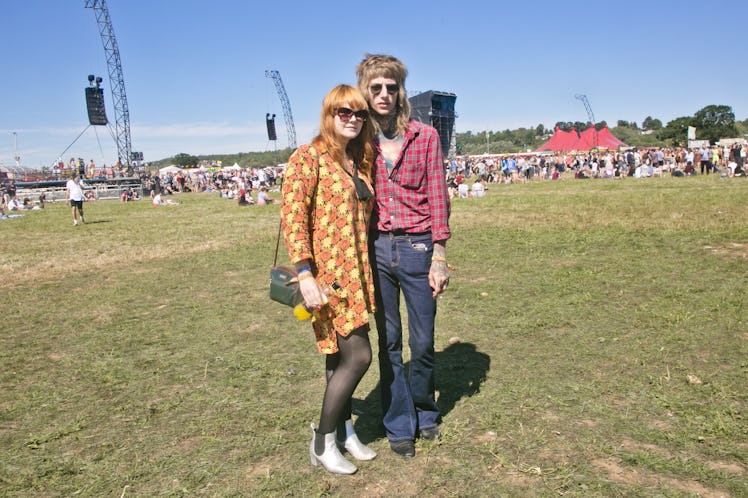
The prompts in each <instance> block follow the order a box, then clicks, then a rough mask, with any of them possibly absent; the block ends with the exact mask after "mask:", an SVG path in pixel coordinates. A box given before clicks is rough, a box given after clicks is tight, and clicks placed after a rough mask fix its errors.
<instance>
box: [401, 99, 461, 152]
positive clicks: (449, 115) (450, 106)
mask: <svg viewBox="0 0 748 498" xmlns="http://www.w3.org/2000/svg"><path fill="white" fill-rule="evenodd" d="M408 100H409V101H410V108H411V117H412V118H413V119H415V120H417V121H420V122H422V123H425V124H428V125H431V126H433V127H434V128H436V131H437V132H438V133H439V140H440V142H441V146H442V153H443V154H444V157H447V155H448V154H449V147H450V144H451V143H452V134H453V133H454V126H455V118H456V117H457V114H455V101H456V100H457V95H455V94H454V93H448V92H437V91H434V90H429V91H428V92H423V93H420V94H418V95H414V96H413V97H410V98H409V99H408Z"/></svg>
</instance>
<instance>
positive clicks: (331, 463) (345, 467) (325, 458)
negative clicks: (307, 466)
mask: <svg viewBox="0 0 748 498" xmlns="http://www.w3.org/2000/svg"><path fill="white" fill-rule="evenodd" d="M311 427H312V443H311V444H310V445H309V460H310V461H311V463H312V465H313V466H315V467H316V466H317V465H319V464H322V466H323V467H324V468H325V469H327V471H328V472H332V473H333V474H353V473H354V472H356V471H357V470H358V469H357V468H356V466H355V465H353V464H352V463H351V462H349V461H348V460H346V459H345V458H343V455H341V454H340V450H338V445H337V444H336V443H335V432H334V431H333V432H330V433H329V434H325V451H324V452H323V453H322V454H321V455H318V454H317V453H315V451H314V437H315V435H316V434H317V428H316V427H314V424H312V425H311Z"/></svg>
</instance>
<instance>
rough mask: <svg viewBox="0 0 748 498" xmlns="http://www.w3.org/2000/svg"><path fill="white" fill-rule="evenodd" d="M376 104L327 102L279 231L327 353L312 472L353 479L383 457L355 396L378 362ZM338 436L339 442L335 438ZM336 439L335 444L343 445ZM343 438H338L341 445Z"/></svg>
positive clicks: (295, 159) (298, 158) (353, 96)
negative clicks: (359, 427) (365, 432)
mask: <svg viewBox="0 0 748 498" xmlns="http://www.w3.org/2000/svg"><path fill="white" fill-rule="evenodd" d="M367 109H368V104H367V102H366V99H365V98H364V97H363V96H362V95H361V93H360V92H359V91H358V89H356V88H354V87H352V86H348V85H338V86H336V87H335V88H333V89H332V90H330V92H329V93H328V94H327V96H325V98H324V100H323V102H322V111H321V117H320V132H319V135H318V136H317V137H316V138H315V139H314V140H312V142H311V143H310V144H308V145H302V146H301V147H299V148H298V149H297V150H296V151H295V152H294V153H293V155H292V156H291V158H290V159H289V160H288V164H287V167H286V173H285V176H284V180H283V187H282V200H281V203H282V206H281V223H282V226H283V234H284V239H285V242H286V247H287V249H288V254H289V257H290V259H291V262H292V263H294V265H295V266H296V270H297V271H298V274H299V286H300V288H301V293H302V295H303V297H304V303H305V306H306V307H307V309H309V310H313V314H312V327H313V329H314V334H315V336H316V339H317V348H318V350H319V352H320V353H324V354H325V355H326V365H325V366H326V370H327V388H326V389H325V395H324V398H323V400H322V410H321V415H320V419H319V426H318V428H315V427H314V424H312V431H313V438H312V442H311V444H310V448H309V456H310V460H311V463H312V465H315V466H316V465H318V464H320V463H321V464H322V465H323V466H324V467H325V468H326V469H327V470H328V471H330V472H333V473H336V474H352V473H354V472H356V470H357V469H356V466H355V465H353V464H352V463H351V462H349V461H348V460H346V459H345V458H344V457H343V456H342V454H341V453H340V450H339V447H341V448H344V449H345V450H347V451H348V452H349V453H350V454H351V455H352V456H353V457H354V458H355V459H357V460H371V459H373V458H374V457H375V456H376V453H375V452H374V451H373V450H371V449H370V448H368V447H367V446H364V445H363V444H362V443H361V442H360V441H359V439H358V437H357V436H356V433H355V431H354V430H353V423H352V421H351V397H352V396H353V392H354V391H355V389H356V386H358V383H359V382H360V381H361V379H362V378H363V376H364V374H365V373H366V371H367V369H368V368H369V364H370V363H371V355H372V353H371V345H370V343H369V336H368V332H369V313H370V312H373V311H374V286H373V281H372V275H371V267H370V265H369V253H368V239H367V232H368V226H369V219H370V215H371V211H372V208H373V198H372V196H373V193H372V189H371V180H370V172H371V165H372V162H373V159H374V150H373V148H372V145H371V143H372V137H373V127H372V125H371V122H370V121H369V120H368V111H367ZM336 432H337V434H336ZM336 435H337V438H336ZM336 439H337V440H336Z"/></svg>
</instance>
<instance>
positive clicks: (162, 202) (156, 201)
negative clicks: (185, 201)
mask: <svg viewBox="0 0 748 498" xmlns="http://www.w3.org/2000/svg"><path fill="white" fill-rule="evenodd" d="M177 204H178V203H177V202H174V201H172V200H171V199H163V198H162V197H161V194H156V195H154V196H153V207H159V206H176V205H177Z"/></svg>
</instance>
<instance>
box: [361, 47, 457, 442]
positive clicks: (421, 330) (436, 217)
mask: <svg viewBox="0 0 748 498" xmlns="http://www.w3.org/2000/svg"><path fill="white" fill-rule="evenodd" d="M407 73H408V71H407V69H406V68H405V65H404V64H403V63H402V62H401V61H400V60H398V59H397V58H395V57H392V56H389V55H366V57H365V59H364V60H363V61H361V63H359V65H358V66H357V67H356V75H357V76H358V86H359V89H360V90H361V92H362V93H363V94H364V95H365V96H366V97H367V99H368V101H369V110H370V113H371V116H372V118H373V121H374V124H375V125H376V128H377V132H378V138H377V139H376V148H377V159H376V162H375V165H374V168H373V171H372V175H373V178H372V180H373V183H374V190H375V191H376V200H377V202H376V206H375V208H374V219H373V220H372V223H371V227H372V230H373V233H372V234H371V236H370V238H369V240H370V243H371V245H372V252H373V257H372V270H373V272H374V285H375V288H376V297H377V311H376V313H375V315H374V317H375V320H376V323H377V331H378V332H379V369H380V377H381V386H382V411H383V422H384V427H385V430H386V432H387V438H388V439H389V441H390V447H391V448H392V450H393V451H394V452H395V453H397V454H398V455H401V456H404V457H412V456H414V455H415V439H416V437H421V438H423V439H431V440H433V439H437V438H439V436H440V434H439V428H438V424H439V422H440V421H441V414H440V413H439V409H438V407H437V406H436V399H435V393H434V390H435V386H434V359H435V355H434V319H435V317H436V298H437V297H439V294H441V293H442V292H444V291H445V290H446V288H447V285H448V284H449V273H448V270H447V260H446V242H447V239H449V237H450V230H449V213H450V206H449V194H448V192H447V184H446V180H445V174H444V173H445V172H444V164H443V158H442V152H441V150H442V149H441V144H440V140H439V134H438V133H437V131H436V130H435V129H434V128H433V127H431V126H428V125H425V124H423V123H420V122H418V121H415V120H412V119H410V103H409V102H408V98H407V93H406V92H405V86H404V84H405V77H406V76H407ZM401 290H402V292H403V295H404V297H405V304H406V308H407V312H408V346H409V347H410V365H409V372H408V374H407V375H406V372H405V368H404V365H403V355H402V350H403V329H402V321H401V317H400V291H401Z"/></svg>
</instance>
